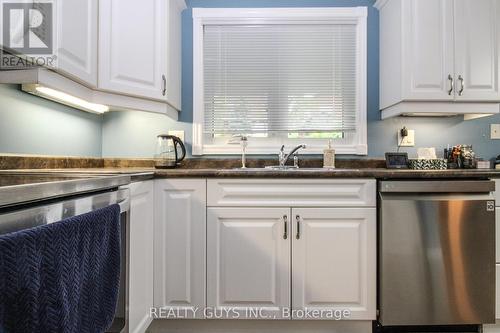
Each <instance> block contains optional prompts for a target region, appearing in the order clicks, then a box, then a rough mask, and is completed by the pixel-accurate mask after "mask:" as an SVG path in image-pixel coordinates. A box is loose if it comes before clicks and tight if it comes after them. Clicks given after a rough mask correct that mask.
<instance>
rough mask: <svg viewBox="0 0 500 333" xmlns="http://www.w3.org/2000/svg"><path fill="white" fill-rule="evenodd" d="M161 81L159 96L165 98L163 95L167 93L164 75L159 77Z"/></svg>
mask: <svg viewBox="0 0 500 333" xmlns="http://www.w3.org/2000/svg"><path fill="white" fill-rule="evenodd" d="M161 80H162V90H161V94H162V95H163V96H165V94H166V93H167V78H166V77H165V75H162V76H161Z"/></svg>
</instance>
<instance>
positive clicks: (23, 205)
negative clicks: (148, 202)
mask: <svg viewBox="0 0 500 333" xmlns="http://www.w3.org/2000/svg"><path fill="white" fill-rule="evenodd" d="M116 180H117V179H115V181H112V182H111V183H112V184H113V185H112V186H116V185H117V184H123V183H127V182H129V181H130V178H128V177H126V178H121V179H119V181H118V182H116ZM86 182H88V180H86ZM98 182H99V181H98V180H97V179H96V184H97V183H98ZM104 182H105V183H110V180H109V179H106V180H104ZM30 186H31V185H30ZM50 186H52V187H54V188H56V187H57V186H55V183H53V182H52V183H50ZM65 186H67V184H66V185H65ZM0 189H2V188H0ZM3 189H5V188H3ZM5 192H6V191H4V194H5ZM35 192H36V191H35ZM16 193H17V192H16ZM19 193H20V192H19ZM28 193H29V195H33V191H31V190H30V191H29V192H28ZM20 197H23V196H20ZM23 198H24V197H23ZM112 204H118V205H120V219H121V238H122V242H121V267H122V269H121V277H120V289H119V296H118V304H117V309H116V314H115V318H114V320H113V323H112V325H111V328H110V329H109V330H108V332H122V331H123V330H124V329H125V328H126V327H127V324H128V313H127V308H128V304H127V300H128V295H127V292H128V284H129V276H128V259H127V258H128V257H129V255H128V254H129V253H128V252H129V218H130V217H129V210H130V193H129V189H128V188H127V187H123V186H120V187H114V188H104V189H99V186H97V185H96V186H95V188H93V189H92V191H91V192H85V193H76V194H75V193H67V192H66V194H63V193H60V194H58V196H57V197H56V198H47V199H46V200H36V201H22V202H19V203H17V204H16V203H13V202H10V203H9V205H5V206H3V207H2V206H0V234H5V233H9V232H13V231H18V230H22V229H27V228H32V227H35V226H39V225H44V224H48V223H53V222H57V221H60V220H62V219H65V218H68V217H72V216H76V215H80V214H84V213H88V212H90V211H93V210H96V209H99V208H104V207H107V206H109V205H112Z"/></svg>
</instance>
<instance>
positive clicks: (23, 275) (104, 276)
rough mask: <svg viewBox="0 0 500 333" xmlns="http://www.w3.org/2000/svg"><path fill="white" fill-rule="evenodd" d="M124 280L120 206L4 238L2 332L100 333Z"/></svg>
mask: <svg viewBox="0 0 500 333" xmlns="http://www.w3.org/2000/svg"><path fill="white" fill-rule="evenodd" d="M119 284H120V207H119V206H118V205H112V206H109V207H106V208H102V209H99V210H95V211H93V212H90V213H87V214H83V215H79V216H75V217H71V218H68V219H65V220H62V221H60V222H56V223H52V224H47V225H43V226H39V227H35V228H31V229H26V230H22V231H18V232H13V233H9V234H5V235H2V236H0V332H1V333H37V332H40V333H58V332H61V333H62V332H64V333H86V332H88V333H102V332H105V331H106V329H107V328H108V327H109V326H110V325H111V323H112V321H113V317H114V314H115V310H116V304H117V299H118V289H119Z"/></svg>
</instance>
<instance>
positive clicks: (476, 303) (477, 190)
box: [378, 180, 495, 326]
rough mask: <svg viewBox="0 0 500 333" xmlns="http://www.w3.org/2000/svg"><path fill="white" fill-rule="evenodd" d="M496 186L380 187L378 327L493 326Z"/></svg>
mask: <svg viewBox="0 0 500 333" xmlns="http://www.w3.org/2000/svg"><path fill="white" fill-rule="evenodd" d="M494 189H495V184H494V182H492V181H489V180H478V181H472V180H465V181H464V180H462V181H461V180H457V181H439V180H431V181H382V182H380V183H379V234H378V235H379V244H378V247H379V253H378V254H379V265H378V269H379V282H378V284H379V300H378V303H379V304H378V307H379V317H378V320H379V323H380V324H381V325H382V326H413V325H417V326H427V325H431V326H440V325H445V326H447V325H450V326H453V325H469V324H478V325H479V324H485V323H494V322H495V201H494V198H493V196H492V193H491V192H492V191H494Z"/></svg>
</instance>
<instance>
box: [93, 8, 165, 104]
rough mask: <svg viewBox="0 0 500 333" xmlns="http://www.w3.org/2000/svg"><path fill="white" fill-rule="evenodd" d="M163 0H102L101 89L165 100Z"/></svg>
mask: <svg viewBox="0 0 500 333" xmlns="http://www.w3.org/2000/svg"><path fill="white" fill-rule="evenodd" d="M165 21H166V9H165V1H164V0H142V1H139V2H138V1H136V0H100V1H99V88H100V89H104V90H108V91H112V92H117V93H122V94H127V95H134V96H139V97H145V98H151V99H158V100H165V99H166V97H165V94H166V90H165V89H166V87H165V86H166V73H165V66H166V43H167V37H166V22H165Z"/></svg>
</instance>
